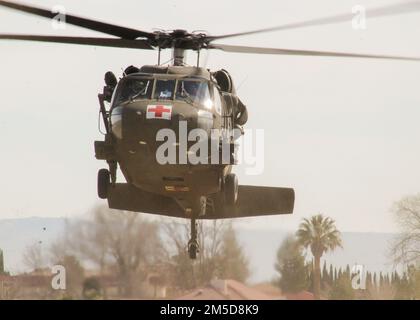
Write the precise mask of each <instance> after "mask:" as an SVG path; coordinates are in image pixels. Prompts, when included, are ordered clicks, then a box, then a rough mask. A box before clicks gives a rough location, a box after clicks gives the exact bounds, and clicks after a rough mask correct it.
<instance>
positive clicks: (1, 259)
mask: <svg viewBox="0 0 420 320" xmlns="http://www.w3.org/2000/svg"><path fill="white" fill-rule="evenodd" d="M2 274H4V257H3V250H1V249H0V275H2Z"/></svg>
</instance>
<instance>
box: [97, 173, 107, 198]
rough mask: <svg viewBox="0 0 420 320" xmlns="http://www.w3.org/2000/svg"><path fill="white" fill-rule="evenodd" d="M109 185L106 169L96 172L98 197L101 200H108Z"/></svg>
mask: <svg viewBox="0 0 420 320" xmlns="http://www.w3.org/2000/svg"><path fill="white" fill-rule="evenodd" d="M109 185H110V173H109V171H108V170H107V169H100V170H99V171H98V197H99V198H101V199H106V198H108V189H109Z"/></svg>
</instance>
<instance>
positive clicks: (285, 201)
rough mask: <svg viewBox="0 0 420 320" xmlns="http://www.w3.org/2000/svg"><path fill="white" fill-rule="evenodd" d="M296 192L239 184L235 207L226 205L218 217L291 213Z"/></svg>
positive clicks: (286, 189) (289, 189)
mask: <svg viewBox="0 0 420 320" xmlns="http://www.w3.org/2000/svg"><path fill="white" fill-rule="evenodd" d="M294 203H295V192H294V190H293V189H291V188H276V187H257V186H239V190H238V200H237V203H236V205H235V207H234V208H231V209H229V208H228V207H226V206H225V207H224V208H223V209H222V210H221V211H222V212H221V214H220V215H218V214H216V218H218V219H219V218H243V217H255V216H265V215H277V214H291V213H293V207H294Z"/></svg>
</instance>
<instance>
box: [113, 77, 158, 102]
mask: <svg viewBox="0 0 420 320" xmlns="http://www.w3.org/2000/svg"><path fill="white" fill-rule="evenodd" d="M152 89H153V80H152V79H127V80H125V81H124V82H122V84H121V87H120V89H119V90H118V94H117V97H116V100H115V101H116V103H117V104H118V103H121V102H125V101H133V100H138V99H150V97H151V95H152Z"/></svg>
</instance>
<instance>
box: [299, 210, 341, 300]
mask: <svg viewBox="0 0 420 320" xmlns="http://www.w3.org/2000/svg"><path fill="white" fill-rule="evenodd" d="M296 235H297V237H298V240H299V243H300V244H301V245H302V246H304V247H305V248H309V249H310V250H311V253H312V255H313V257H314V295H315V297H316V299H319V298H320V291H321V268H320V264H321V257H322V255H323V254H324V253H325V252H327V251H332V250H334V249H335V248H337V247H342V244H341V235H340V232H339V231H338V230H337V228H336V226H335V222H334V220H333V219H331V218H329V217H324V216H323V215H321V214H318V215H315V216H313V217H311V218H310V219H306V218H305V219H303V222H302V223H301V224H300V226H299V230H298V231H297V232H296Z"/></svg>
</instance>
